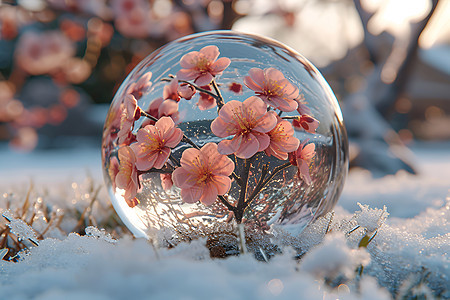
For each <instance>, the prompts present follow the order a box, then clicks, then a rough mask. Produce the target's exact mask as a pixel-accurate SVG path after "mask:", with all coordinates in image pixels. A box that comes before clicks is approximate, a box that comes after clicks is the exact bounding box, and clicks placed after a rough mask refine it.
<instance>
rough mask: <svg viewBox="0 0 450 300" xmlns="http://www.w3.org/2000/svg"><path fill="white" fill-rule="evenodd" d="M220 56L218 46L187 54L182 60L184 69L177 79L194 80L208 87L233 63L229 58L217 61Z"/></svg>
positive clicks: (179, 72) (181, 63)
mask: <svg viewBox="0 0 450 300" xmlns="http://www.w3.org/2000/svg"><path fill="white" fill-rule="evenodd" d="M219 54H220V52H219V48H217V47H216V46H206V47H203V48H202V49H201V50H200V51H192V52H189V53H188V54H185V55H184V56H183V57H182V58H181V60H180V65H181V67H182V69H181V70H180V71H178V73H177V77H178V78H179V79H180V80H194V82H195V83H196V84H198V85H200V86H202V85H208V84H209V83H211V81H212V80H213V78H214V77H215V76H216V75H220V74H222V72H223V71H224V70H225V69H226V68H227V67H228V66H229V65H230V63H231V61H230V59H229V58H227V57H221V58H219V59H217V58H218V57H219Z"/></svg>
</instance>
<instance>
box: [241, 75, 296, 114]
mask: <svg viewBox="0 0 450 300" xmlns="http://www.w3.org/2000/svg"><path fill="white" fill-rule="evenodd" d="M248 74H249V75H250V76H246V77H245V78H244V83H245V85H246V86H247V87H248V88H249V89H251V90H253V91H255V93H256V95H258V96H259V97H260V98H261V99H262V100H264V102H266V103H267V104H269V105H271V106H273V107H275V108H278V109H279V110H282V111H293V110H295V109H297V107H298V103H297V101H295V98H297V96H298V93H299V91H298V88H296V87H295V86H294V85H293V84H292V83H290V82H289V80H287V79H286V78H285V77H284V75H283V73H281V72H280V71H279V70H277V69H275V68H267V69H265V70H264V71H263V70H261V69H259V68H252V69H250V71H248Z"/></svg>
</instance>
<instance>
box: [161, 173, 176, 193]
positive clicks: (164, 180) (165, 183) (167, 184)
mask: <svg viewBox="0 0 450 300" xmlns="http://www.w3.org/2000/svg"><path fill="white" fill-rule="evenodd" d="M159 178H160V179H161V186H162V188H163V189H164V190H165V191H168V190H170V189H171V188H172V186H173V181H172V174H170V173H165V174H159Z"/></svg>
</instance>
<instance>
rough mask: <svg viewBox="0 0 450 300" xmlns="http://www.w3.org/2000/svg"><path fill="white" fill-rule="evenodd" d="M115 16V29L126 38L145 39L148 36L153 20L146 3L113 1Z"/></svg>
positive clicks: (140, 0) (123, 0) (126, 0)
mask: <svg viewBox="0 0 450 300" xmlns="http://www.w3.org/2000/svg"><path fill="white" fill-rule="evenodd" d="M112 8H113V11H114V14H115V18H114V21H115V27H116V28H117V30H118V31H119V32H120V33H121V34H123V35H124V36H126V37H131V38H145V37H148V36H149V35H150V32H151V27H152V26H153V25H154V23H155V22H154V20H153V17H152V15H151V11H150V6H149V3H148V1H145V0H115V1H112Z"/></svg>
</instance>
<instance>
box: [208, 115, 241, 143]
mask: <svg viewBox="0 0 450 300" xmlns="http://www.w3.org/2000/svg"><path fill="white" fill-rule="evenodd" d="M211 131H212V133H214V134H215V135H216V136H218V137H221V138H224V137H227V136H230V135H233V134H236V133H238V129H237V128H236V126H235V124H233V123H227V122H225V121H224V120H223V119H222V118H221V117H218V118H216V119H215V120H214V121H212V123H211Z"/></svg>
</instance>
